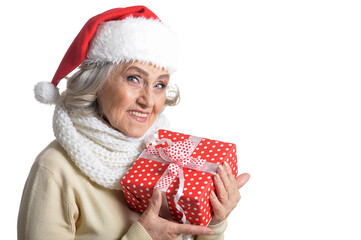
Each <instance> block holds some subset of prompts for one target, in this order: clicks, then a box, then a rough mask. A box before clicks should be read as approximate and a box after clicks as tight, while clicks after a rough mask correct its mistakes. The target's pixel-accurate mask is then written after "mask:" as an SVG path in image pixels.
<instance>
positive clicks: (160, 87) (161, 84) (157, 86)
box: [155, 83, 166, 89]
mask: <svg viewBox="0 0 361 240" xmlns="http://www.w3.org/2000/svg"><path fill="white" fill-rule="evenodd" d="M155 87H156V88H159V89H163V88H165V87H166V85H165V84H164V83H158V84H157V85H155Z"/></svg>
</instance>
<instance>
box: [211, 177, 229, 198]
mask: <svg viewBox="0 0 361 240" xmlns="http://www.w3.org/2000/svg"><path fill="white" fill-rule="evenodd" d="M213 179H214V185H215V187H216V192H217V197H218V199H219V201H220V202H221V203H223V202H225V201H227V199H228V193H227V191H226V189H225V188H224V185H223V182H222V179H221V177H220V176H219V174H218V173H217V174H216V175H214V177H213Z"/></svg>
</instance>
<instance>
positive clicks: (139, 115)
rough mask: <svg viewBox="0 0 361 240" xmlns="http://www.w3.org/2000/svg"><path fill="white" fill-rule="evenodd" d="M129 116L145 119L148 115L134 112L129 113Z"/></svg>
mask: <svg viewBox="0 0 361 240" xmlns="http://www.w3.org/2000/svg"><path fill="white" fill-rule="evenodd" d="M129 113H130V114H132V115H134V116H137V117H147V116H148V114H147V113H140V112H136V111H129Z"/></svg>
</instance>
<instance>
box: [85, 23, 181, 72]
mask: <svg viewBox="0 0 361 240" xmlns="http://www.w3.org/2000/svg"><path fill="white" fill-rule="evenodd" d="M178 51H179V46H178V41H177V37H176V35H175V33H174V32H172V31H171V30H170V28H169V27H168V26H166V25H164V24H163V23H162V22H160V21H159V20H155V19H146V18H143V17H139V18H134V17H128V18H126V19H124V20H121V21H108V22H103V23H101V24H100V25H99V26H98V29H97V32H96V34H95V36H94V37H93V39H92V41H91V43H90V48H89V49H88V53H87V59H86V61H89V62H113V63H119V62H132V61H141V62H145V63H151V64H153V65H155V66H157V67H163V68H165V69H166V70H168V71H169V72H170V73H172V72H174V71H175V70H176V66H177V58H178Z"/></svg>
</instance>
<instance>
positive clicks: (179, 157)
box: [147, 139, 206, 189]
mask: <svg viewBox="0 0 361 240" xmlns="http://www.w3.org/2000/svg"><path fill="white" fill-rule="evenodd" d="M165 142H167V143H168V146H167V147H162V145H163V146H165ZM169 143H170V144H169ZM195 147H196V143H195V142H193V141H192V140H189V139H185V140H184V141H178V142H175V143H172V142H171V141H170V140H169V139H167V140H164V139H162V140H157V141H156V142H155V143H154V144H153V143H152V144H149V145H148V149H147V151H148V152H149V153H151V154H153V155H157V156H158V157H160V158H162V159H163V160H164V161H166V162H168V163H170V164H169V166H168V168H167V173H166V174H165V175H164V176H163V178H161V179H160V180H159V182H158V185H157V187H158V188H165V189H167V188H168V187H169V185H170V184H171V183H172V182H173V180H174V179H175V178H176V177H177V176H178V174H179V171H180V170H181V169H182V168H184V167H186V166H187V165H189V164H191V163H193V164H195V165H197V166H203V165H204V163H205V162H206V160H204V159H200V158H199V157H198V158H193V157H191V154H192V152H193V150H194V149H195Z"/></svg>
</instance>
